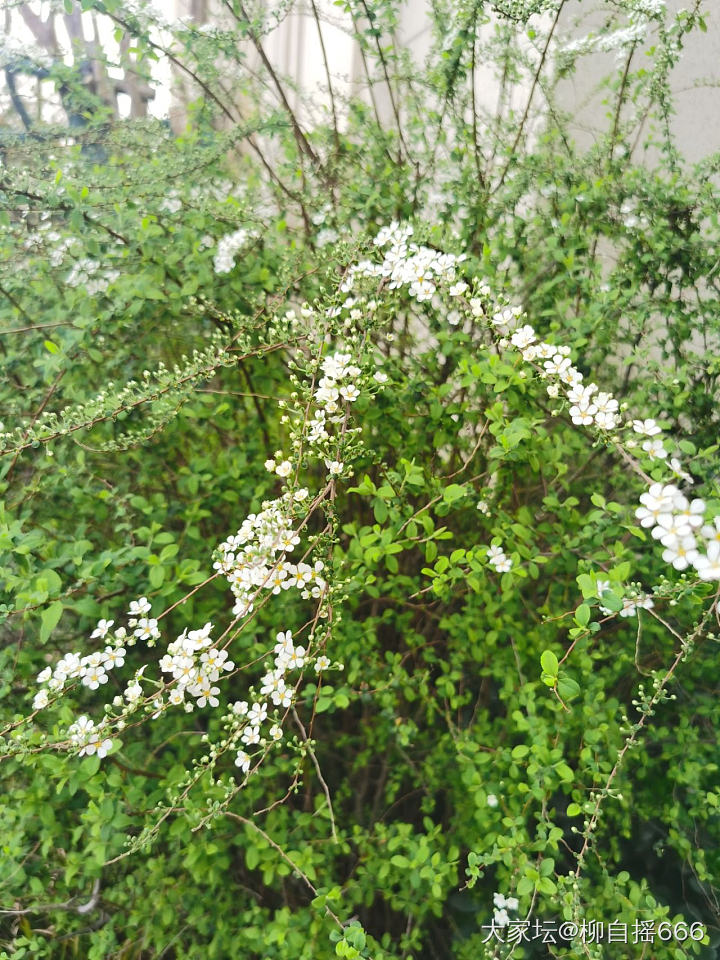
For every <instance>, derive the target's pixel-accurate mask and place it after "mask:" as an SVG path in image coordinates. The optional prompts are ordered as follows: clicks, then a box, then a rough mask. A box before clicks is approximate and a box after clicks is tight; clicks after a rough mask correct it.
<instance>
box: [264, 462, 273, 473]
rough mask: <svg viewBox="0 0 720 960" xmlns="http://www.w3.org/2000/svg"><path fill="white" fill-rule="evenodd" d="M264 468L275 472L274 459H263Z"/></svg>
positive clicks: (269, 471)
mask: <svg viewBox="0 0 720 960" xmlns="http://www.w3.org/2000/svg"><path fill="white" fill-rule="evenodd" d="M265 469H266V470H267V471H268V473H275V461H274V460H266V461H265Z"/></svg>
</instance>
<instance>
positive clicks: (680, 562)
mask: <svg viewBox="0 0 720 960" xmlns="http://www.w3.org/2000/svg"><path fill="white" fill-rule="evenodd" d="M662 556H663V560H664V561H665V562H666V563H671V564H672V565H673V567H675V569H676V570H685V569H687V567H688V566H689V565H690V564H691V563H693V561H694V560H696V559H697V557H698V550H697V544H696V543H695V537H692V536H690V537H683V538H682V540H677V541H676V542H675V543H674V544H673V545H671V546H669V547H667V549H666V550H663V555H662Z"/></svg>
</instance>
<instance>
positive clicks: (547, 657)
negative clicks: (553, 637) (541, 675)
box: [540, 650, 559, 677]
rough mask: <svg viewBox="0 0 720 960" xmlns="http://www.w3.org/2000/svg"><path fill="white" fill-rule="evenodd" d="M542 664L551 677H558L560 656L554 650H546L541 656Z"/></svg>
mask: <svg viewBox="0 0 720 960" xmlns="http://www.w3.org/2000/svg"><path fill="white" fill-rule="evenodd" d="M540 666H541V667H542V668H543V670H544V671H545V673H547V674H548V676H550V677H556V676H557V672H558V666H559V664H558V658H557V657H556V656H555V654H554V653H553V652H552V650H544V651H543V652H542V654H541V656H540Z"/></svg>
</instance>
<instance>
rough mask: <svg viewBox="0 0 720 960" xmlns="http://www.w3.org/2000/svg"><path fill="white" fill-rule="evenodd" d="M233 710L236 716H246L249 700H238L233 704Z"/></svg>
mask: <svg viewBox="0 0 720 960" xmlns="http://www.w3.org/2000/svg"><path fill="white" fill-rule="evenodd" d="M232 712H233V713H234V714H235V716H236V717H244V716H245V715H246V714H247V712H248V704H247V700H236V701H235V703H234V704H233V705H232Z"/></svg>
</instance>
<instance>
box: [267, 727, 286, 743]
mask: <svg viewBox="0 0 720 960" xmlns="http://www.w3.org/2000/svg"><path fill="white" fill-rule="evenodd" d="M269 734H270V739H271V740H275V741H276V742H277V741H278V740H282V736H283V732H282V727H281V726H280V725H279V724H277V723H274V724H273V725H272V726H271V727H270V730H269Z"/></svg>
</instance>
